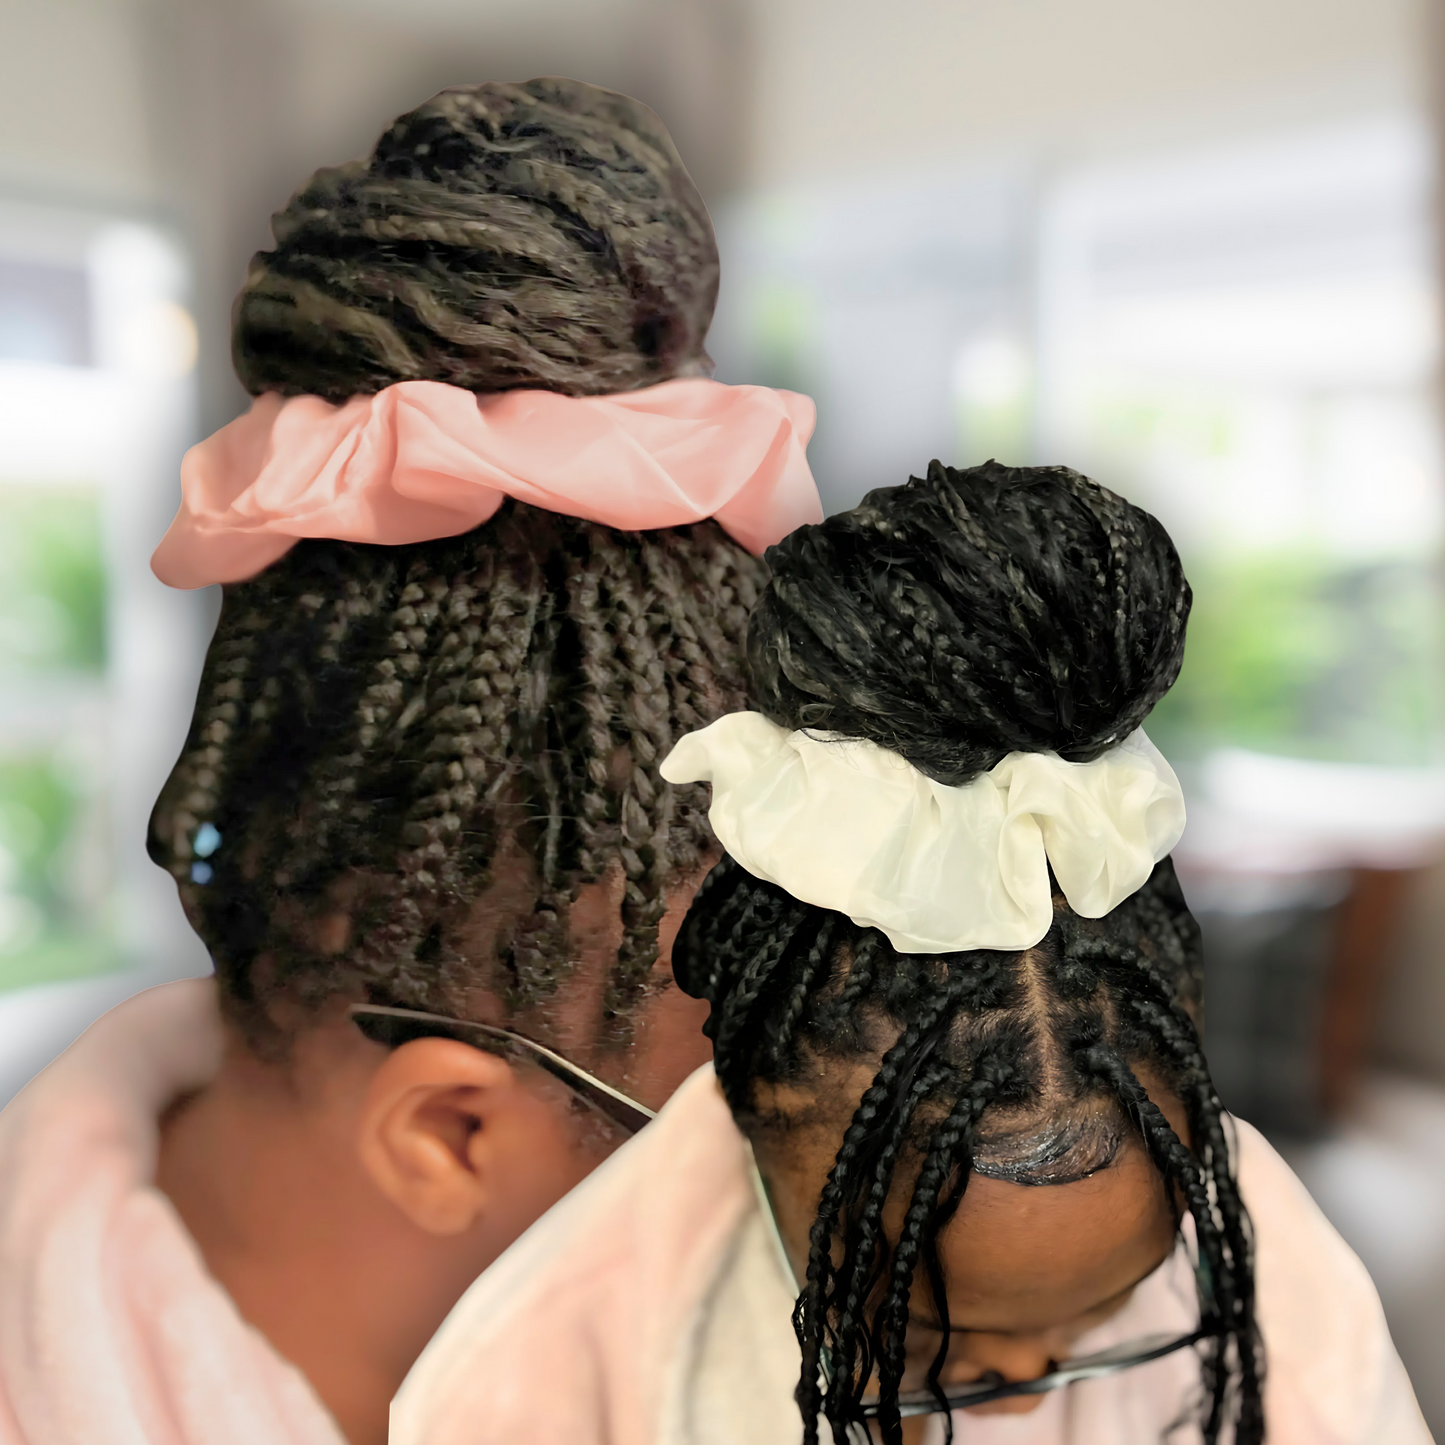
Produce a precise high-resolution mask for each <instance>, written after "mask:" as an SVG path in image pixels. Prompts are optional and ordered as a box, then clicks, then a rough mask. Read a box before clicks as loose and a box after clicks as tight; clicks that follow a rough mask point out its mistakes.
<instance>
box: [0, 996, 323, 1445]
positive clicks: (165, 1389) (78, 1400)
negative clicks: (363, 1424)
mask: <svg viewBox="0 0 1445 1445" xmlns="http://www.w3.org/2000/svg"><path fill="white" fill-rule="evenodd" d="M221 1050H222V1034H221V1024H220V1019H219V1016H218V1012H217V1008H216V992H215V984H214V982H213V981H212V980H210V979H188V980H186V981H185V982H182V983H172V984H167V985H165V986H164V987H162V988H155V989H151V990H149V991H148V992H146V993H142V994H138V995H137V996H136V997H135V998H133V999H130V1000H129V1001H127V1002H126V1003H123V1004H121V1005H120V1007H119V1008H116V1009H113V1010H112V1011H111V1012H110V1013H108V1014H106V1015H105V1017H104V1018H102V1019H101V1020H100V1021H99V1022H98V1023H96V1024H94V1025H93V1026H92V1027H91V1028H90V1029H89V1030H88V1031H87V1032H86V1033H85V1034H83V1035H82V1036H81V1037H80V1039H79V1040H77V1041H76V1043H74V1044H73V1045H72V1046H71V1047H70V1048H69V1049H68V1050H67V1051H66V1052H65V1053H64V1054H62V1055H61V1056H60V1058H59V1059H57V1060H56V1061H55V1063H53V1064H52V1065H51V1066H50V1067H49V1068H48V1069H46V1070H45V1071H44V1072H43V1073H41V1074H40V1075H39V1076H38V1077H36V1078H35V1079H34V1080H32V1081H31V1083H30V1084H29V1085H27V1086H26V1088H24V1089H23V1090H21V1092H20V1093H19V1094H18V1095H17V1096H16V1097H15V1099H14V1100H12V1102H11V1103H10V1104H9V1106H8V1107H7V1108H6V1109H4V1110H3V1111H0V1445H345V1442H344V1441H343V1439H342V1436H341V1433H340V1431H339V1429H338V1428H337V1426H336V1425H335V1423H334V1422H333V1420H332V1418H331V1416H330V1415H329V1414H328V1413H327V1411H326V1409H325V1408H324V1407H323V1406H322V1404H321V1402H320V1401H319V1400H318V1399H317V1398H316V1396H315V1394H314V1393H313V1392H312V1390H311V1387H310V1385H309V1384H308V1383H307V1381H306V1380H305V1378H304V1377H303V1376H302V1374H301V1372H300V1371H299V1370H297V1369H296V1368H295V1367H294V1366H292V1365H290V1364H288V1363H287V1362H286V1361H285V1360H283V1359H282V1358H281V1357H280V1356H279V1355H277V1354H276V1352H275V1351H274V1350H273V1349H272V1348H271V1347H270V1345H269V1344H268V1343H267V1342H266V1340H265V1339H264V1338H263V1337H262V1336H261V1335H260V1334H259V1333H258V1332H257V1331H256V1330H254V1329H252V1328H251V1326H250V1325H248V1324H247V1323H246V1322H245V1321H244V1320H243V1319H242V1318H241V1316H240V1314H239V1313H238V1312H237V1310H236V1307H235V1305H234V1304H233V1303H232V1302H231V1298H230V1296H229V1295H228V1294H227V1293H226V1292H225V1290H223V1289H222V1288H221V1286H220V1285H219V1284H217V1283H216V1281H215V1280H214V1279H212V1278H211V1276H210V1275H209V1274H207V1272H206V1267H205V1264H204V1263H203V1261H202V1259H201V1255H200V1252H199V1250H198V1249H197V1248H196V1245H195V1242H194V1241H193V1240H192V1239H191V1237H190V1235H189V1234H188V1233H187V1232H186V1229H185V1226H184V1225H183V1224H182V1223H181V1221H180V1219H179V1217H178V1216H177V1214H176V1212H175V1210H174V1209H173V1208H172V1207H171V1203H170V1201H169V1200H168V1199H167V1198H166V1197H165V1196H164V1195H163V1194H162V1193H161V1192H160V1191H159V1190H158V1189H156V1188H155V1186H154V1184H153V1183H152V1180H153V1177H154V1174H155V1165H156V1156H157V1152H158V1149H159V1142H160V1131H159V1127H158V1123H157V1120H158V1119H159V1117H160V1115H161V1114H162V1113H163V1112H164V1110H165V1109H166V1107H167V1106H168V1105H169V1104H170V1103H171V1102H172V1101H173V1100H175V1099H176V1098H178V1097H179V1096H181V1095H182V1094H185V1093H188V1092H191V1091H193V1090H195V1089H198V1088H200V1087H201V1086H202V1085H204V1084H205V1083H206V1082H207V1081H208V1080H209V1079H210V1078H212V1077H213V1076H214V1074H215V1072H216V1070H217V1068H218V1067H219V1066H220V1062H221Z"/></svg>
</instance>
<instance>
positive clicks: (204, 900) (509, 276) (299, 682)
mask: <svg viewBox="0 0 1445 1445" xmlns="http://www.w3.org/2000/svg"><path fill="white" fill-rule="evenodd" d="M276 235H277V241H278V246H277V249H276V250H275V251H273V252H270V253H267V254H264V255H262V256H258V257H257V259H256V261H255V263H254V264H253V266H252V270H251V274H250V276H249V277H248V279H247V282H246V286H245V289H244V290H243V291H242V293H241V296H240V298H239V299H238V302H237V306H236V317H235V333H234V335H235V352H236V358H237V367H238V370H239V372H240V374H241V376H242V379H243V380H244V381H245V382H246V384H247V385H248V386H249V387H250V388H251V389H252V390H253V391H261V390H268V389H271V390H278V391H282V392H286V393H297V392H314V393H317V394H319V395H322V396H326V397H330V398H332V399H334V400H341V399H344V398H345V397H348V396H351V395H353V394H357V393H366V392H374V391H376V390H378V389H380V388H381V387H383V386H386V385H388V384H390V383H392V382H396V381H402V380H408V379H413V378H417V377H420V378H422V379H427V380H434V381H443V382H450V383H454V384H458V385H462V386H466V387H470V388H472V389H475V390H485V391H495V390H503V389H506V388H508V387H515V386H528V387H537V388H545V389H549V390H553V391H559V392H563V393H566V394H572V395H588V394H595V393H599V392H607V391H613V390H618V389H625V388H627V387H630V386H637V385H642V384H644V383H646V382H650V381H656V380H661V379H664V378H665V377H667V376H671V375H678V374H682V373H685V372H688V371H690V370H692V371H695V370H697V369H699V368H702V367H703V365H704V363H705V357H704V355H703V352H702V340H703V335H704V333H705V332H706V329H707V324H708V320H709V317H710V315H711V309H712V301H713V297H714V295H715V292H716V285H717V254H716V248H715V246H714V243H713V238H712V229H711V226H710V224H709V222H708V219H707V213H706V211H705V210H704V209H703V207H702V202H701V200H700V199H699V198H698V196H697V193H696V191H695V189H694V188H693V186H692V182H691V181H690V179H689V178H688V176H687V173H686V171H685V170H684V169H683V167H682V163H681V161H680V160H679V159H678V157H677V154H676V152H675V151H674V150H673V148H672V142H671V140H670V139H669V138H668V136H667V133H666V131H665V130H664V129H663V127H662V126H661V123H660V122H659V121H658V120H657V118H656V117H655V116H653V115H652V113H651V112H650V111H648V110H646V109H645V108H644V107H642V106H640V105H638V104H637V103H636V102H634V101H631V100H629V99H628V98H627V97H625V96H620V95H616V94H614V93H613V92H610V91H603V90H598V89H596V88H595V87H591V86H585V85H580V84H577V83H575V82H572V81H563V80H538V81H529V82H527V83H526V84H525V85H478V86H471V87H464V88H461V89H457V90H451V91H447V92H444V93H443V94H442V95H440V96H438V97H436V98H435V99H434V100H432V101H430V102H428V103H427V104H426V105H424V106H421V107H420V108H419V109H418V110H416V111H413V112H412V113H411V114H410V115H407V116H403V117H402V118H401V119H400V120H398V121H397V122H396V123H395V124H394V125H393V126H392V127H391V129H390V130H388V131H387V133H386V134H385V135H384V136H383V137H382V140H381V142H380V143H379V144H378V146H377V149H376V152H375V154H374V155H373V156H372V157H371V158H370V160H369V161H367V162H363V163H358V164H357V165H354V166H348V167H342V168H340V169H339V170H336V171H325V172H321V173H319V174H318V176H316V177H314V178H313V179H312V181H310V182H309V183H308V184H307V185H306V186H305V187H303V188H302V189H301V191H299V192H298V193H297V195H296V196H295V197H294V198H293V200H292V201H291V203H290V205H289V206H288V207H287V209H286V210H285V211H284V212H283V213H282V214H281V216H279V217H278V218H277V221H276ZM765 575H766V574H765V569H764V567H763V565H762V563H761V562H759V561H758V560H757V559H755V558H753V557H751V556H750V555H749V554H748V553H747V552H746V551H745V550H744V549H743V548H742V547H741V546H739V545H738V544H737V543H735V542H734V541H732V540H731V539H730V538H729V537H728V536H727V535H726V534H725V533H724V532H723V531H722V530H721V529H720V528H719V527H718V526H717V525H716V524H715V523H712V522H701V523H697V524H695V525H692V526H685V527H676V528H671V529H664V530H658V531H651V532H641V533H628V532H619V531H614V530H612V529H609V528H607V527H604V526H600V525H598V524H596V523H593V522H587V521H581V520H578V519H574V518H569V517H563V516H558V515H556V514H553V513H550V512H545V511H541V510H538V509H535V508H531V507H527V506H525V505H522V504H520V503H517V502H515V501H508V502H507V503H505V504H504V505H503V507H502V508H501V510H500V511H499V512H498V513H497V515H496V516H495V517H494V518H493V519H492V520H491V521H489V522H488V523H486V524H485V525H484V526H482V527H480V528H478V529H477V530H475V531H473V532H470V533H468V534H466V535H464V536H460V537H452V538H445V539H442V540H439V541H430V542H420V543H414V544H407V545H402V546H366V545H358V544H351V543H345V542H335V541H325V540H311V541H302V542H301V543H299V544H298V545H297V546H296V547H295V548H294V549H293V550H292V551H291V552H289V553H288V554H287V555H286V556H285V557H284V558H282V559H281V560H280V561H278V562H276V563H275V564H273V565H272V566H271V567H269V568H268V569H267V570H266V571H264V572H263V573H262V574H261V575H260V576H258V577H256V578H254V579H252V580H250V581H247V582H243V583H239V584H236V585H233V586H228V587H227V588H225V590H224V601H223V606H222V612H221V618H220V622H219V625H218V626H217V629H216V634H215V637H214V639H213V641H212V643H211V646H210V650H209V652H208V655H207V658H206V664H205V668H204V671H203V674H202V679H201V684H200V691H199V694H198V697H197V700H196V708H195V714H194V719H193V722H192V726H191V731H190V735H189V738H188V740H187V742H186V745H185V748H184V750H183V752H182V754H181V757H180V760H179V761H178V762H177V764H176V766H175V769H174V771H173V772H172V774H171V776H170V779H169V781H168V782H167V783H166V785H165V787H164V789H163V791H162V793H161V797H160V799H159V801H158V802H157V804H156V807H155V811H154V813H153V816H152V819H151V828H150V837H149V847H150V852H151V856H152V857H153V858H154V859H155V861H156V862H157V863H159V864H160V865H161V866H162V867H164V868H166V869H168V870H169V871H170V872H171V873H172V874H173V875H174V876H175V878H176V879H177V882H178V884H179V886H180V892H181V897H182V902H183V904H184V906H185V908H186V911H187V914H188V916H189V917H190V920H191V922H192V924H193V926H194V927H195V928H196V930H197V931H198V932H199V934H200V935H201V937H202V939H203V940H204V941H205V942H206V944H207V945H208V947H209V948H210V951H211V954H212V956H213V958H214V960H215V964H216V969H217V974H218V977H219V980H220V984H221V997H222V1002H223V1008H224V1010H225V1012H226V1015H227V1017H228V1019H229V1020H230V1022H231V1023H232V1024H233V1025H235V1026H236V1027H237V1028H239V1029H240V1030H241V1031H242V1033H243V1035H244V1037H245V1038H246V1040H247V1042H248V1044H249V1045H250V1047H251V1048H252V1049H253V1051H255V1052H257V1053H258V1054H262V1055H265V1054H268V1053H278V1052H284V1050H285V1046H286V1044H287V1043H288V1041H289V1037H290V1033H291V1032H292V1031H294V1028H295V1027H296V1025H295V1024H292V1023H288V1024H285V1025H283V1024H282V1023H281V1022H280V1019H281V1016H282V1014H284V1013H285V1010H278V1009H277V1007H276V1005H277V1003H278V1001H280V1000H283V999H284V1000H286V1001H288V1002H294V1003H298V1004H300V1005H302V1006H303V1009H312V1008H315V1007H317V1006H320V1005H322V1004H324V1003H325V1002H326V1001H327V1000H329V999H332V998H334V997H337V996H348V997H351V998H357V999H359V998H367V999H370V1000H371V1001H373V1002H378V1003H389V1004H394V1005H399V1006H403V1007H412V1008H420V1009H424V1010H427V1011H431V1012H439V1013H463V1014H464V1013H465V1012H466V1010H467V1007H468V1002H469V995H470V994H471V993H472V992H473V991H474V990H476V989H477V988H479V987H480V988H484V989H488V990H490V991H491V992H492V994H493V995H494V996H495V997H496V998H497V999H499V1000H501V1001H502V1002H503V1003H504V1004H505V1005H506V1006H507V1007H508V1008H510V1009H511V1010H512V1011H513V1012H514V1013H516V1014H520V1013H522V1012H525V1011H528V1010H531V1011H532V1012H533V1013H534V1014H535V1015H536V1019H535V1025H534V1031H536V1032H539V1033H540V1034H541V1035H546V1033H547V1030H548V1019H547V1009H546V1006H547V1002H548V1000H549V999H550V998H552V997H553V996H554V995H555V993H556V990H557V989H558V987H559V985H561V984H562V983H563V982H564V981H565V979H566V976H567V957H568V949H567V944H566V940H567V924H568V908H569V905H570V904H571V902H572V901H574V899H575V897H576V894H577V891H578V889H579V888H581V887H582V886H583V885H585V884H587V883H590V882H594V881H597V880H599V879H603V878H605V877H608V876H609V875H611V874H614V873H617V872H619V871H620V873H621V876H622V882H623V897H622V903H621V914H622V916H621V920H620V922H621V948H620V953H619V957H618V962H617V966H616V968H615V970H614V971H613V973H612V975H611V976H610V977H609V978H608V979H607V980H606V986H605V989H604V996H603V1000H602V1005H601V1011H602V1017H601V1018H600V1019H599V1020H598V1021H597V1025H598V1037H597V1039H596V1043H597V1045H598V1046H599V1047H606V1046H608V1045H609V1044H612V1043H621V1042H624V1041H625V1039H626V1037H627V1030H628V1018H629V1009H630V1008H631V1007H632V1005H633V1004H634V1003H635V1002H636V1001H637V1000H639V999H640V998H641V997H642V996H644V995H645V994H646V993H647V991H648V990H649V989H650V988H652V987H654V986H655V985H656V982H657V981H656V980H655V979H653V978H652V975H651V971H652V967H653V964H654V962H655V960H656V958H657V953H658V942H657V929H658V923H659V920H660V919H661V917H662V915H663V913H664V911H665V909H666V892H667V888H668V885H669V883H670V882H671V881H673V880H674V879H677V878H679V877H682V876H686V875H688V874H693V873H696V872H697V871H699V870H700V869H701V868H702V867H703V866H704V859H705V857H707V856H710V853H711V850H712V849H713V848H714V847H715V844H714V843H713V842H712V838H711V834H710V831H709V829H708V826H707V820H706V795H705V791H704V790H703V789H701V788H700V787H695V788H692V789H683V790H676V789H668V788H666V787H664V786H663V784H662V782H661V780H660V778H659V775H658V771H657V768H658V764H659V762H660V761H661V759H662V758H663V757H664V756H666V754H667V752H668V750H669V749H670V748H671V746H672V744H673V742H674V741H675V740H676V739H677V738H678V737H680V736H681V735H682V734H684V733H686V732H688V731H691V730H692V729H695V728H697V727H700V726H702V725H705V724H706V723H707V722H709V721H711V720H712V719H714V718H716V717H718V716H720V715H721V714H723V713H725V712H727V711H729V710H731V709H734V708H737V707H739V706H741V705H742V702H743V699H744V696H745V692H746V668H745V664H744V656H743V652H744V640H745V633H746V625H747V615H748V611H749V609H750V608H751V607H752V605H753V604H754V603H755V601H756V599H757V596H758V592H759V589H760V586H761V584H762V581H763V578H764V576H765ZM518 879H520V884H519V883H518V881H517V880H518ZM499 899H504V902H505V906H503V905H502V903H499V902H497V900H499ZM489 900H490V902H489ZM492 904H495V905H496V906H495V907H493V908H492V911H493V912H494V913H495V912H497V911H498V910H499V909H500V912H501V914H502V915H503V916H502V917H500V919H499V920H496V926H495V928H494V930H493V932H494V936H493V937H489V939H488V941H487V944H486V946H485V947H484V948H481V949H479V948H478V946H477V944H476V939H477V937H478V931H477V911H478V909H479V908H486V907H489V906H492ZM337 914H342V915H344V916H345V917H346V918H347V919H348V920H349V927H348V929H347V930H346V932H347V937H346V938H345V939H344V940H341V941H338V940H337V939H336V938H335V937H333V936H331V935H330V934H329V933H328V930H327V927H326V926H324V920H326V919H328V918H334V917H335V916H336V915H337ZM479 954H480V955H481V956H479Z"/></svg>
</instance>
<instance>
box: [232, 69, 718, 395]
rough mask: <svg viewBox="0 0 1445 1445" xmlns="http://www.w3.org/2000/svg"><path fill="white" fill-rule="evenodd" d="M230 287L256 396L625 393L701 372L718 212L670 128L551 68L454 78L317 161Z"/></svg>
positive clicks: (236, 337) (238, 351) (244, 364)
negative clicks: (470, 80) (407, 390)
mask: <svg viewBox="0 0 1445 1445" xmlns="http://www.w3.org/2000/svg"><path fill="white" fill-rule="evenodd" d="M272 229H273V231H274V233H275V237H276V249H275V250H273V251H262V252H259V253H258V254H257V255H256V256H255V257H254V259H253V260H252V262H251V269H250V272H249V274H248V275H247V277H246V284H245V285H244V287H243V288H242V290H241V294H240V295H239V296H238V297H237V298H236V306H235V311H234V316H233V325H232V354H233V357H234V360H235V365H236V374H237V375H238V376H239V377H240V379H241V382H242V384H243V385H244V386H245V387H246V388H247V390H249V391H251V392H253V393H257V394H259V393H261V392H263V391H279V392H282V393H283V394H286V395H296V394H298V393H302V392H308V393H311V394H314V395H317V396H323V397H326V398H327V399H328V400H332V401H344V400H345V399H346V398H348V397H350V396H354V395H356V394H358V393H363V392H375V391H379V390H381V388H383V387H385V386H389V385H390V384H391V383H393V382H397V381H443V382H450V383H451V384H452V385H454V386H461V387H466V388H467V389H469V390H471V391H478V392H488V391H507V390H511V389H514V388H517V387H537V388H541V389H544V390H548V391H559V392H564V393H568V394H571V395H581V396H587V395H597V394H600V393H603V392H616V391H630V390H632V389H633V388H635V387H639V386H646V385H648V384H650V383H652V382H658V381H665V380H667V379H669V378H670V377H672V376H676V375H680V374H686V373H688V372H691V371H702V370H704V369H705V367H706V354H705V352H704V351H703V339H704V337H705V336H706V334H707V329H708V325H709V323H710V322H711V320H712V312H713V306H714V304H715V302H716V300H717V286H718V256H717V243H716V240H715V239H714V236H713V229H712V222H711V220H710V219H709V218H708V213H707V208H706V206H704V205H703V201H702V197H701V196H700V195H699V194H698V192H697V188H696V187H695V186H694V185H693V183H692V180H691V178H690V177H689V176H688V173H687V171H686V169H685V168H684V166H683V164H682V160H681V158H680V157H679V156H678V154H677V150H676V148H675V147H674V146H673V144H672V139H671V137H670V136H669V135H668V133H667V128H666V127H665V126H664V125H663V124H662V122H661V121H660V120H659V119H658V118H657V116H655V115H654V114H653V113H652V112H651V111H650V110H649V109H648V108H647V107H646V106H645V105H642V104H640V103H639V102H638V101H635V100H632V99H630V98H629V97H627V96H625V95H619V94H618V93H617V92H615V91H610V90H602V89H600V88H599V87H597V86H593V85H584V84H582V83H581V82H580V81H575V80H564V79H560V78H556V77H552V78H544V79H541V80H529V81H526V82H525V83H522V84H502V83H488V84H484V85H468V86H458V87H457V88H455V89H453V90H444V91H443V92H442V93H441V94H440V95H437V96H435V97H433V98H432V99H431V100H429V101H427V102H426V104H425V105H422V106H418V107H417V109H416V110H414V111H411V112H409V113H408V114H406V115H404V116H402V117H400V118H399V119H398V120H397V121H395V122H394V123H393V125H392V126H391V127H390V128H389V129H388V130H387V132H386V134H385V135H383V136H382V137H381V139H380V140H379V141H378V142H377V145H376V149H375V151H374V152H373V153H372V155H371V156H370V158H369V159H367V160H365V161H354V162H352V163H350V164H348V165H343V166H336V167H332V168H330V169H326V170H321V171H318V172H317V173H316V174H315V175H314V176H313V177H312V178H311V180H310V181H308V182H307V184H306V185H305V186H303V187H302V189H301V190H299V191H298V192H297V193H296V194H295V195H294V196H293V197H292V198H291V200H290V202H289V203H288V204H287V206H286V209H285V210H283V211H281V212H280V213H279V214H277V215H276V216H275V217H274V218H273V220H272Z"/></svg>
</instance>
